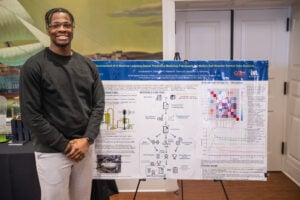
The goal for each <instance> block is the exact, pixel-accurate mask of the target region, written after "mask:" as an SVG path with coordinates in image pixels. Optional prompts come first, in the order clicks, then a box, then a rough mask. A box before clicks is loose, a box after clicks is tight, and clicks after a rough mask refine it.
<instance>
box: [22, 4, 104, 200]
mask: <svg viewBox="0 0 300 200" xmlns="http://www.w3.org/2000/svg"><path fill="white" fill-rule="evenodd" d="M45 22H46V28H47V32H48V35H49V37H50V41H51V42H50V46H49V47H47V48H45V49H44V50H42V51H41V52H39V53H38V54H36V55H34V56H32V57H31V58H29V59H28V60H27V61H26V63H25V64H24V65H23V66H22V68H21V75H20V97H21V112H22V113H21V116H22V120H23V121H24V123H25V124H26V125H27V126H28V127H29V129H30V130H31V133H32V140H33V145H34V149H35V160H36V167H37V172H38V177H39V181H40V186H41V199H42V200H53V199H60V200H89V199H90V193H91V184H92V166H93V159H94V145H92V144H93V142H94V140H95V138H96V137H97V135H98V133H99V126H100V123H101V121H102V117H103V112H104V89H103V85H102V82H101V80H100V78H99V73H98V71H97V68H96V66H95V64H94V63H93V62H92V61H91V60H89V59H88V58H86V57H83V56H82V55H80V54H79V53H77V52H75V51H73V50H72V49H71V41H72V39H73V29H74V17H73V15H72V14H71V13H70V12H69V11H68V10H66V9H64V8H53V9H51V10H49V11H48V12H47V13H46V15H45Z"/></svg>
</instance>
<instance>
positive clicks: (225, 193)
mask: <svg viewBox="0 0 300 200" xmlns="http://www.w3.org/2000/svg"><path fill="white" fill-rule="evenodd" d="M214 181H220V183H221V186H222V189H223V192H224V195H225V198H226V200H229V198H228V195H227V192H226V189H225V186H224V184H223V181H222V180H214Z"/></svg>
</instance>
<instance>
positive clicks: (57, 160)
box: [35, 145, 95, 200]
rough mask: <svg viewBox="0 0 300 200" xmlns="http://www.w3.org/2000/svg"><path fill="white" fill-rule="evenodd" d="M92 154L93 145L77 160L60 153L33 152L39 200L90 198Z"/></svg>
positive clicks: (88, 199)
mask: <svg viewBox="0 0 300 200" xmlns="http://www.w3.org/2000/svg"><path fill="white" fill-rule="evenodd" d="M94 156H95V152H94V145H91V146H90V149H89V152H88V153H87V154H86V155H85V157H84V159H83V160H81V161H79V162H75V161H73V160H70V159H69V158H67V157H66V156H65V155H64V154H62V153H40V152H35V161H36V168H37V172H38V177H39V182H40V187H41V200H54V199H60V200H90V195H91V189H92V177H93V168H94V163H93V162H94V161H95V159H94Z"/></svg>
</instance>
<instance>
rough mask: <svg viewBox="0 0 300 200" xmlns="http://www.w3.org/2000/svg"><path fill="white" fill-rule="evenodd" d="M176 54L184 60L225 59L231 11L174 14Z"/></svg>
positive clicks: (226, 57) (227, 54) (226, 56)
mask: <svg viewBox="0 0 300 200" xmlns="http://www.w3.org/2000/svg"><path fill="white" fill-rule="evenodd" d="M176 51H177V52H179V53H180V56H181V58H182V59H183V60H215V59H219V60H228V59H229V58H230V12H229V11H201V12H198V11H196V12H195V11H180V12H176Z"/></svg>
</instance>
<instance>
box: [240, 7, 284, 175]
mask: <svg viewBox="0 0 300 200" xmlns="http://www.w3.org/2000/svg"><path fill="white" fill-rule="evenodd" d="M234 15H235V20H234V21H235V24H234V27H235V28H234V36H235V37H234V59H237V60H245V59H249V60H269V108H268V144H267V146H268V170H272V171H274V170H281V169H282V158H283V156H282V155H281V146H282V142H283V141H284V137H283V136H284V132H285V121H286V120H285V113H286V106H285V105H286V103H285V101H286V97H285V95H284V94H283V88H284V87H283V86H284V82H285V81H286V80H287V68H288V43H289V41H288V39H289V32H287V31H286V19H287V17H288V10H287V9H264V10H237V11H235V13H234Z"/></svg>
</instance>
